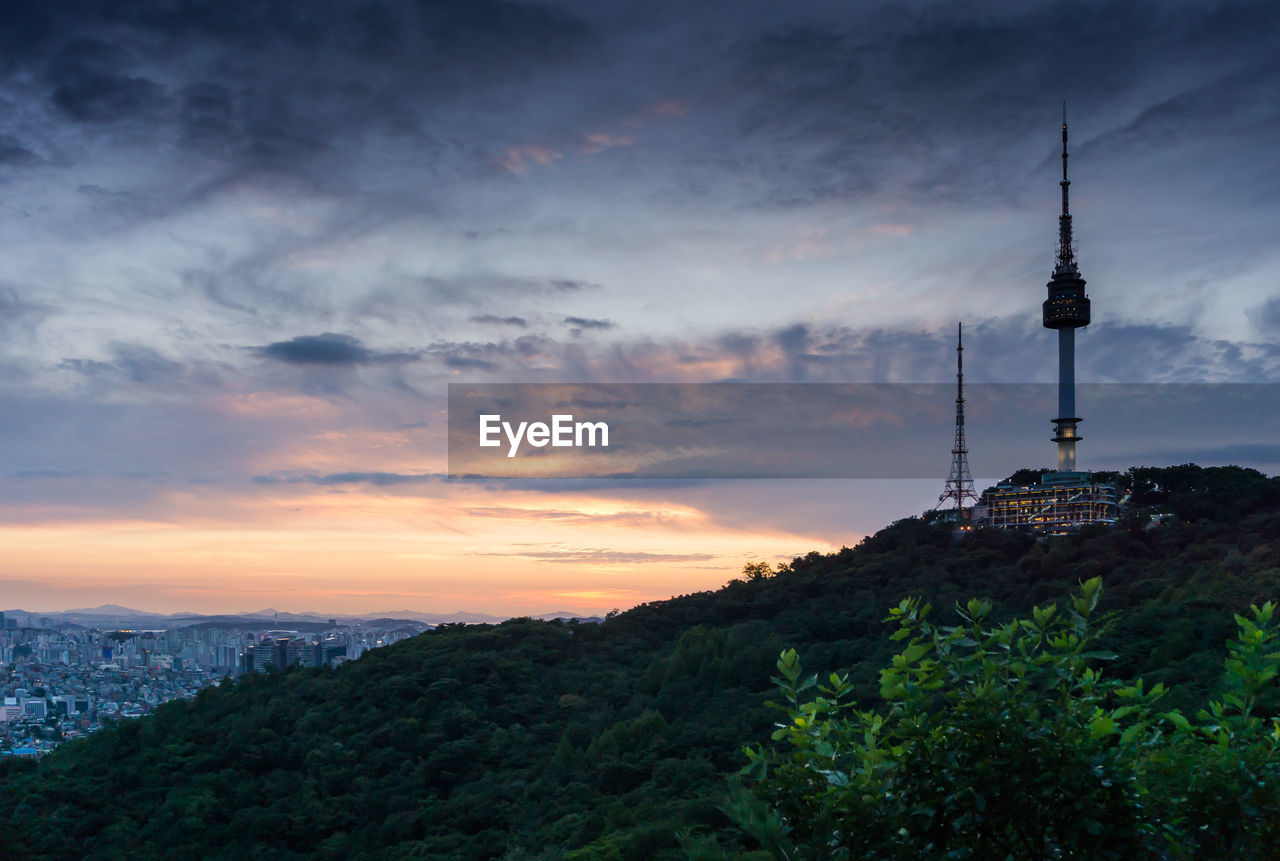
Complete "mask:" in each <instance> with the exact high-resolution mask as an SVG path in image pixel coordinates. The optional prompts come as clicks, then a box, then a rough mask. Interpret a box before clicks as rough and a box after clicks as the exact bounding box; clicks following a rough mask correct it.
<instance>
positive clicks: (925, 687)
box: [684, 578, 1280, 859]
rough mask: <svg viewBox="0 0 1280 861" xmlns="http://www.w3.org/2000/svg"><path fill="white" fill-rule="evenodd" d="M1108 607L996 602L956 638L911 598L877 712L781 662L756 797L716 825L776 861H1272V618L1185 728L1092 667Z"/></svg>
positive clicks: (1248, 623)
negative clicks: (737, 832)
mask: <svg viewBox="0 0 1280 861" xmlns="http://www.w3.org/2000/svg"><path fill="white" fill-rule="evenodd" d="M1101 592H1102V587H1101V581H1100V580H1099V579H1097V578H1095V579H1092V580H1089V581H1088V582H1086V583H1084V584H1083V585H1082V586H1081V588H1080V591H1079V593H1078V594H1077V595H1075V596H1073V597H1072V600H1071V602H1070V606H1068V607H1067V608H1066V610H1065V612H1064V611H1062V610H1060V609H1059V608H1058V607H1057V606H1056V605H1052V604H1051V605H1048V606H1046V607H1042V608H1041V607H1037V608H1035V609H1034V610H1033V611H1032V614H1031V616H1030V618H1025V619H1018V620H1015V621H1011V622H1008V623H1005V624H994V623H992V622H991V621H990V618H989V617H990V614H991V610H992V607H991V604H990V602H988V601H981V600H972V601H969V602H968V604H967V606H966V607H964V608H958V609H959V616H960V620H961V621H960V624H958V625H935V624H933V623H932V622H931V621H929V619H928V613H929V606H928V605H927V604H921V603H920V602H919V601H918V600H916V599H909V600H905V601H903V602H902V603H901V604H899V605H898V606H897V607H895V608H893V609H892V610H891V611H890V614H891V615H890V620H891V621H893V622H895V623H896V624H897V626H898V628H897V630H896V631H895V632H894V633H893V635H892V639H894V640H905V641H906V647H905V648H904V649H903V650H902V651H901V653H899V654H898V655H896V656H894V657H893V659H892V663H891V664H890V666H889V667H887V668H886V669H883V670H882V671H881V673H880V684H881V695H882V697H883V699H884V701H885V704H886V705H885V706H884V707H882V708H880V709H865V710H860V709H857V708H855V707H853V706H852V704H851V703H850V702H847V699H848V698H849V695H850V693H851V690H852V687H851V685H850V683H849V680H848V678H847V677H846V676H840V675H837V674H834V673H833V674H831V676H830V677H829V679H828V680H827V683H826V684H825V685H820V684H819V683H818V679H817V677H816V676H810V677H808V678H805V677H804V676H803V674H802V672H801V667H800V660H799V658H798V656H797V654H796V652H795V650H787V651H785V652H783V653H782V656H781V658H780V659H779V661H778V664H777V666H778V670H779V672H780V674H781V675H780V677H775V679H774V682H775V684H776V685H777V686H778V688H779V690H780V691H781V692H782V694H783V697H784V698H785V704H782V705H776V704H771V705H773V706H774V708H777V709H779V710H780V711H782V712H784V713H785V714H786V720H785V722H782V723H779V724H778V725H777V726H778V729H777V730H776V731H775V732H774V733H773V736H772V738H773V740H774V741H775V742H781V743H782V744H781V745H780V746H776V747H771V748H765V747H763V746H759V747H756V748H753V749H748V750H747V756H748V758H749V759H750V764H749V765H748V766H747V767H746V768H745V769H743V775H744V776H745V777H746V778H747V781H748V785H749V788H740V789H739V792H738V793H737V795H736V797H735V799H734V800H733V801H732V802H731V803H730V804H729V805H728V807H727V809H726V812H728V813H729V815H730V816H731V817H732V818H733V819H734V820H735V821H736V822H737V823H738V824H739V825H740V826H741V827H742V828H743V829H745V830H746V831H747V832H749V833H750V834H751V835H752V836H754V837H755V838H756V839H757V840H758V841H759V842H760V844H761V845H762V846H764V847H765V848H766V849H767V850H769V851H770V852H771V853H772V854H773V855H774V856H775V857H778V858H812V859H846V858H850V859H852V858H903V859H906V858H922V857H931V858H983V859H989V858H992V859H993V858H1062V857H1081V858H1126V859H1127V858H1242V859H1243V858H1270V857H1274V853H1275V851H1276V850H1275V847H1276V845H1277V841H1280V721H1276V720H1275V719H1274V718H1273V719H1271V720H1270V721H1268V720H1265V719H1264V718H1263V717H1262V715H1263V714H1270V715H1274V714H1276V699H1275V697H1276V688H1277V685H1276V675H1277V671H1278V670H1280V642H1278V638H1277V634H1276V631H1275V629H1274V627H1273V615H1274V611H1275V606H1274V604H1272V603H1267V604H1265V605H1263V606H1261V607H1259V606H1256V605H1255V606H1253V607H1252V613H1251V615H1252V618H1246V617H1244V616H1241V615H1236V616H1235V620H1236V623H1237V625H1238V626H1239V632H1238V635H1237V638H1236V639H1235V640H1233V641H1231V642H1230V643H1229V644H1228V656H1227V659H1226V662H1225V663H1226V673H1225V678H1224V681H1223V684H1222V690H1221V695H1220V696H1219V697H1218V698H1216V699H1215V700H1213V701H1212V702H1210V703H1209V705H1208V707H1207V708H1206V709H1202V710H1200V711H1199V712H1198V713H1197V714H1196V715H1195V716H1194V718H1188V717H1187V716H1185V715H1184V714H1182V712H1181V711H1179V710H1177V709H1169V710H1162V705H1161V700H1162V699H1164V698H1165V695H1166V690H1165V688H1164V686H1163V685H1161V684H1157V685H1155V686H1153V687H1151V688H1150V689H1147V688H1146V687H1145V686H1144V684H1143V682H1142V680H1141V679H1137V680H1134V681H1132V682H1127V683H1126V682H1123V681H1120V680H1117V679H1112V678H1108V677H1107V676H1106V675H1104V674H1103V673H1102V672H1101V671H1100V670H1098V669H1096V668H1094V666H1092V665H1093V664H1095V663H1097V662H1100V661H1107V660H1110V659H1114V657H1115V655H1114V654H1113V653H1111V652H1107V651H1104V650H1101V649H1099V648H1098V644H1097V639H1098V636H1099V631H1100V630H1101V629H1105V628H1106V627H1107V622H1106V620H1103V622H1102V624H1095V622H1094V620H1093V617H1094V615H1095V612H1094V611H1095V609H1096V607H1097V603H1098V599H1099V597H1100V595H1101ZM810 691H813V692H814V693H808V692H810ZM684 842H685V846H686V848H687V849H688V850H690V854H691V855H692V856H694V857H715V856H716V855H717V854H718V853H717V851H716V849H715V847H714V845H713V844H712V843H711V842H710V841H705V840H704V841H699V840H697V839H693V838H688V837H686V838H685V840H684ZM721 857H723V856H721Z"/></svg>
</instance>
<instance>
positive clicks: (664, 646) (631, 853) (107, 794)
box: [0, 467, 1280, 859]
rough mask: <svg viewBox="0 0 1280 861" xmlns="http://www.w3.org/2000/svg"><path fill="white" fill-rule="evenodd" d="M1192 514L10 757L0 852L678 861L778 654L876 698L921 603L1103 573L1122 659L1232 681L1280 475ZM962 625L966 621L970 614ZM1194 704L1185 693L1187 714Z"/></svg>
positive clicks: (817, 575) (1038, 594)
mask: <svg viewBox="0 0 1280 861" xmlns="http://www.w3.org/2000/svg"><path fill="white" fill-rule="evenodd" d="M1129 478H1130V480H1131V481H1132V482H1133V484H1134V487H1135V492H1136V499H1137V501H1139V502H1146V503H1149V504H1156V505H1159V506H1160V507H1161V508H1162V510H1167V511H1173V512H1175V513H1177V514H1179V515H1180V517H1179V519H1178V522H1175V523H1173V524H1172V525H1164V526H1160V527H1158V528H1155V529H1144V528H1142V525H1141V523H1139V522H1136V521H1135V522H1134V523H1131V524H1128V525H1127V526H1126V527H1117V528H1114V529H1102V528H1098V529H1090V530H1086V531H1085V532H1083V533H1081V534H1079V535H1075V536H1071V537H1068V538H1063V539H1054V540H1051V541H1046V542H1037V541H1035V540H1034V539H1032V538H1030V537H1028V536H1021V535H1014V534H1007V533H998V532H980V533H977V534H975V535H974V536H972V537H970V538H967V539H965V540H964V541H961V542H955V541H953V539H952V537H951V535H950V533H949V531H948V530H947V529H946V527H944V526H941V525H931V524H928V523H924V522H921V521H919V520H907V521H901V522H899V523H896V524H894V525H892V526H890V527H888V528H886V529H884V530H882V531H881V532H880V533H878V534H876V535H875V536H872V537H870V538H869V539H867V540H866V541H864V542H863V543H862V544H861V545H859V546H858V547H857V548H854V549H845V550H843V551H841V552H839V553H836V554H832V555H828V556H823V555H819V554H816V553H815V554H810V555H809V556H808V557H805V558H803V559H797V560H796V561H795V562H794V563H793V564H792V566H791V570H789V571H786V572H784V573H781V574H779V575H777V576H775V577H772V578H768V579H761V580H755V581H752V582H734V583H731V584H730V585H729V586H727V587H725V588H724V589H721V590H719V591H716V592H708V593H701V594H697V595H691V596H685V597H682V598H677V599H673V600H671V601H665V602H659V603H655V604H650V605H645V606H642V607H638V608H636V609H634V610H631V611H629V612H627V613H624V614H622V615H620V616H618V617H616V618H613V619H610V620H608V621H607V622H605V623H604V624H603V625H595V624H578V623H565V622H560V621H553V622H537V621H532V620H513V621H510V622H507V623H504V624H502V625H498V626H477V627H460V626H445V627H443V628H441V629H439V630H437V631H434V632H430V633H426V634H423V635H421V636H418V637H415V638H413V639H411V640H408V641H405V642H402V643H399V644H397V645H394V646H391V647H388V648H385V649H379V650H376V651H374V652H371V653H369V654H367V655H366V656H365V657H363V658H361V659H360V660H359V661H355V662H352V663H349V664H347V665H344V666H343V667H342V668H340V669H338V670H336V671H331V670H323V671H322V670H291V671H290V672H288V673H285V674H283V675H271V676H251V677H248V678H245V679H242V680H240V681H238V682H237V683H235V684H234V685H224V686H222V687H220V688H215V689H209V690H206V691H203V692H201V694H200V695H199V696H198V697H197V698H196V699H195V700H194V701H191V702H175V703H170V704H167V705H165V706H163V707H161V708H160V709H158V710H157V711H156V713H155V714H154V715H153V716H151V717H150V718H146V719H142V720H138V721H131V722H126V723H122V724H120V725H118V726H117V727H115V728H113V729H110V730H104V731H103V732H101V733H98V734H96V735H94V736H92V737H90V738H88V739H85V740H83V741H79V742H75V743H71V744H68V745H65V746H64V747H63V748H61V749H60V750H59V751H57V752H56V753H54V754H52V755H50V756H48V757H46V758H45V759H44V760H42V761H40V762H39V763H38V764H37V763H29V762H9V763H5V764H4V765H3V766H0V769H2V770H0V857H4V858H9V859H23V858H33V859H34V858H82V857H89V858H114V857H122V856H124V857H133V858H139V857H174V858H177V857H185V858H191V857H201V858H242V857H271V858H278V859H288V858H313V857H314V858H335V859H337V858H343V859H375V858H376V859H385V858H460V859H461V858H467V859H470V858H476V859H480V858H502V857H505V858H510V859H520V858H561V857H563V858H566V859H574V858H599V859H609V858H635V859H642V858H655V857H662V856H664V855H665V854H668V853H672V854H674V852H675V840H674V837H673V834H674V832H675V831H677V830H678V829H680V828H683V827H688V826H701V827H712V828H714V827H719V826H721V825H723V824H724V819H723V816H722V815H721V814H720V813H719V812H718V811H717V809H716V806H717V805H718V804H719V803H720V802H721V801H722V799H723V795H724V777H723V775H724V774H726V773H728V772H730V771H733V770H736V769H737V768H738V767H739V766H740V765H742V764H743V759H742V756H741V753H740V750H741V746H742V745H743V744H744V743H746V742H748V741H754V740H757V739H761V738H764V737H765V736H767V734H768V728H769V726H770V723H771V720H772V713H771V712H769V711H768V710H766V709H764V708H763V707H762V704H763V701H764V700H765V699H766V698H767V697H768V696H769V694H770V693H771V685H770V682H769V677H770V674H771V671H772V669H773V663H774V661H775V660H776V658H777V655H778V652H779V651H780V650H781V649H782V648H783V647H784V646H796V647H798V648H799V649H800V650H801V652H802V654H803V655H804V660H805V664H806V666H808V667H811V668H813V669H822V668H832V669H834V668H842V669H847V670H849V671H850V673H851V676H852V678H853V679H854V680H855V681H856V682H857V683H858V684H859V686H860V687H859V692H860V695H861V696H862V697H863V698H864V699H865V700H868V701H869V700H871V699H872V698H874V696H875V690H876V686H875V684H874V683H875V680H876V678H877V672H878V670H879V668H880V667H881V666H883V664H884V662H885V661H886V659H887V656H888V655H889V654H890V653H891V652H892V646H893V644H891V643H889V642H888V641H887V640H886V638H885V634H886V633H887V630H888V628H887V626H885V625H884V624H883V622H882V621H881V620H882V619H883V617H884V615H885V611H886V609H887V608H888V607H889V606H891V605H894V604H896V603H897V602H898V601H899V600H900V599H901V598H902V597H904V596H906V595H910V594H917V595H922V596H924V597H925V598H926V600H929V601H930V602H932V603H933V605H934V606H935V607H937V608H940V609H941V608H945V607H949V606H951V605H952V603H953V602H954V601H956V600H958V599H961V598H967V597H970V596H973V595H979V594H981V595H988V596H990V597H992V598H994V599H996V601H997V602H998V603H999V605H1000V606H1001V608H1002V610H1003V611H1004V612H1006V613H1009V614H1012V613H1015V612H1023V611H1026V610H1027V609H1028V608H1029V607H1030V606H1032V605H1033V604H1036V603H1044V602H1047V601H1055V600H1061V598H1062V596H1064V595H1065V594H1066V593H1067V591H1068V590H1069V589H1070V588H1071V587H1072V586H1074V585H1075V584H1076V583H1077V582H1078V581H1079V580H1081V579H1084V578H1088V577H1092V576H1095V575H1101V576H1102V577H1103V578H1104V580H1105V583H1106V590H1107V592H1106V597H1105V599H1104V606H1105V607H1106V608H1107V609H1113V610H1122V611H1123V615H1122V616H1121V618H1120V620H1119V622H1118V625H1117V627H1116V629H1115V631H1114V633H1113V634H1112V636H1111V640H1112V641H1113V644H1112V645H1113V647H1114V648H1115V650H1116V651H1117V652H1119V654H1120V658H1119V659H1118V660H1117V661H1116V662H1115V664H1114V665H1113V667H1111V668H1110V669H1109V670H1108V671H1109V672H1113V673H1116V674H1119V675H1122V676H1125V675H1133V674H1143V675H1145V676H1146V677H1147V678H1148V679H1149V680H1151V681H1153V682H1154V681H1165V682H1178V683H1181V684H1183V685H1185V686H1186V688H1185V689H1186V691H1188V692H1194V691H1196V690H1202V689H1206V688H1209V687H1211V686H1212V685H1213V684H1214V683H1215V681H1216V679H1217V674H1218V672H1219V671H1220V667H1221V660H1222V654H1223V643H1224V642H1225V640H1226V638H1227V636H1229V635H1230V634H1231V633H1232V631H1233V627H1234V626H1233V622H1232V617H1231V613H1232V611H1239V610H1242V609H1244V608H1245V607H1247V605H1248V604H1249V603H1250V602H1256V601H1259V600H1261V599H1264V598H1276V597H1280V479H1268V478H1266V477H1264V476H1262V475H1261V474H1258V473H1254V472H1251V471H1248V470H1238V469H1231V468H1228V469H1220V470H1201V469H1199V468H1196V467H1178V468H1174V469H1170V470H1136V471H1134V472H1133V473H1132V474H1131V476H1130V477H1129ZM945 615H946V614H945V612H944V613H942V616H943V617H944V618H945ZM1170 705H1179V703H1176V702H1173V703H1170Z"/></svg>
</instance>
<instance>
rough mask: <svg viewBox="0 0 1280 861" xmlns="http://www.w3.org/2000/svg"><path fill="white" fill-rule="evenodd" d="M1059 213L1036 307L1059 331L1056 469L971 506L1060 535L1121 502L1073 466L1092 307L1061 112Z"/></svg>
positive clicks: (1016, 525) (1110, 516)
mask: <svg viewBox="0 0 1280 861" xmlns="http://www.w3.org/2000/svg"><path fill="white" fill-rule="evenodd" d="M1059 185H1060V186H1061V187H1062V214H1061V215H1059V216H1058V255H1057V260H1056V263H1055V265H1054V269H1053V277H1052V278H1051V279H1050V280H1049V283H1048V285H1047V286H1048V290H1049V296H1048V298H1047V299H1045V301H1044V304H1043V305H1042V306H1041V311H1042V314H1043V317H1042V319H1043V323H1044V327H1045V328H1046V329H1056V330H1057V332H1058V417H1057V418H1055V419H1052V422H1053V426H1054V435H1053V438H1052V439H1053V442H1055V443H1057V446H1058V468H1057V469H1056V470H1055V471H1053V472H1048V473H1045V474H1044V475H1043V476H1042V477H1041V479H1040V482H1039V483H1037V484H1030V485H1013V484H1010V483H1002V484H999V485H997V486H996V487H994V488H991V489H989V490H987V491H986V492H985V493H984V494H983V496H982V499H981V500H980V502H979V504H978V505H976V506H974V510H973V519H974V520H975V521H978V522H984V523H985V524H986V525H988V526H992V527H996V528H999V529H1030V530H1033V531H1036V532H1045V533H1049V534H1060V533H1063V532H1067V531H1069V530H1072V529H1078V528H1080V526H1082V525H1084V524H1086V523H1115V521H1116V518H1117V516H1118V515H1119V510H1120V505H1119V501H1118V495H1117V492H1116V488H1115V487H1113V486H1112V485H1110V484H1106V483H1095V482H1094V481H1093V476H1092V475H1091V474H1090V473H1088V472H1081V471H1079V470H1077V469H1076V443H1078V442H1079V441H1080V440H1081V439H1083V437H1081V436H1080V435H1079V434H1078V433H1077V426H1078V425H1079V424H1080V422H1081V421H1083V419H1081V418H1080V417H1079V416H1077V415H1076V412H1077V410H1076V329H1082V328H1084V327H1085V326H1088V325H1089V322H1090V319H1091V308H1090V303H1089V296H1088V295H1087V294H1086V293H1085V291H1084V285H1085V281H1084V278H1082V277H1081V276H1080V269H1079V267H1078V265H1077V264H1076V250H1075V244H1074V242H1073V240H1072V236H1071V208H1070V201H1069V195H1068V189H1069V188H1070V186H1071V181H1070V180H1069V179H1067V112H1066V107H1065V106H1064V107H1063V110H1062V180H1061V182H1059Z"/></svg>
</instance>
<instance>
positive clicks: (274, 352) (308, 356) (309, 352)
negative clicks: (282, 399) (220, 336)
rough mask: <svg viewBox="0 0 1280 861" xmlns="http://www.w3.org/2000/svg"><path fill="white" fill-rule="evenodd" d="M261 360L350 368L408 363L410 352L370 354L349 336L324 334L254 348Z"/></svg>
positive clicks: (331, 333)
mask: <svg viewBox="0 0 1280 861" xmlns="http://www.w3.org/2000/svg"><path fill="white" fill-rule="evenodd" d="M253 352H256V353H257V354H259V356H261V357H262V358H270V359H275V361H278V362H287V363H289V365H321V366H334V367H342V366H353V365H370V363H372V362H398V361H410V359H412V358H413V356H412V354H411V353H378V352H375V351H371V349H369V348H367V347H365V345H364V344H362V343H361V342H360V339H358V338H355V336H352V335H344V334H339V333H333V331H326V333H321V334H319V335H296V336H294V338H291V339H289V340H278V342H275V343H274V344H268V345H266V347H255V348H253Z"/></svg>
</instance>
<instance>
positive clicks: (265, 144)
mask: <svg viewBox="0 0 1280 861" xmlns="http://www.w3.org/2000/svg"><path fill="white" fill-rule="evenodd" d="M3 32H4V35H0V55H2V56H3V58H4V59H3V60H0V69H4V70H7V71H8V73H9V75H10V76H11V80H13V81H18V80H29V79H31V78H34V79H35V80H37V81H38V82H39V83H40V84H41V85H43V88H44V90H45V92H46V94H47V104H48V105H50V106H51V107H52V108H53V109H54V110H56V111H57V112H58V113H59V114H60V115H62V116H63V117H65V118H66V119H68V120H71V121H72V122H74V123H78V124H87V125H90V126H92V125H97V126H106V125H114V124H122V123H127V124H130V125H132V126H135V127H140V128H141V127H145V128H146V129H147V130H148V132H149V133H150V134H152V135H155V136H157V138H156V139H157V140H159V139H161V138H171V139H175V140H177V141H178V142H179V143H180V144H182V145H183V146H185V147H187V148H188V149H190V150H192V151H194V152H197V153H199V154H201V155H203V156H206V157H210V158H213V159H215V160H217V161H219V162H222V163H224V164H226V165H228V166H230V167H232V168H233V169H234V170H236V171H241V172H243V171H252V172H261V171H268V172H277V173H285V174H305V173H307V171H308V170H309V167H308V165H309V162H310V161H311V160H313V159H314V158H315V157H317V156H320V155H322V154H324V153H325V152H326V151H327V150H328V149H329V148H330V147H331V146H332V145H333V142H334V140H335V139H337V138H339V137H350V136H351V135H352V134H353V133H354V134H355V135H357V136H359V135H363V134H365V133H367V132H369V131H374V130H378V131H382V132H385V133H390V134H398V135H406V134H408V135H417V136H420V137H422V138H423V140H429V135H425V134H423V133H422V131H421V129H420V126H421V123H422V119H423V115H424V113H429V111H430V107H431V106H433V105H439V104H442V103H448V102H450V101H452V100H454V99H456V98H457V97H458V96H459V94H461V93H462V92H464V90H465V91H466V92H467V93H469V94H473V95H474V94H475V93H476V92H477V91H478V90H480V89H483V88H486V87H489V86H492V85H502V84H505V83H507V82H511V81H520V80H524V79H526V78H528V77H529V76H530V75H533V74H536V73H538V72H539V71H540V70H542V69H545V68H548V67H552V66H554V65H556V64H558V63H561V62H563V61H565V60H566V59H568V58H571V57H575V56H578V55H580V54H581V53H582V52H583V51H584V50H586V49H587V48H588V47H589V46H590V45H591V40H590V38H589V37H590V33H589V29H588V27H587V26H586V25H585V24H584V23H583V22H581V21H580V20H578V19H577V18H575V17H573V16H572V15H570V14H568V13H566V12H562V11H559V10H556V9H554V8H551V7H548V6H544V5H540V4H536V3H519V2H506V0H445V2H432V3H418V2H409V0H404V2H388V3H354V2H351V3H343V2H339V3H325V4H319V3H316V4H311V3H306V4H300V3H293V2H288V0H267V2H256V0H227V2H222V3H206V2H200V0H179V2H176V3H169V4H163V5H149V4H142V5H137V4H118V3H101V2H94V0H69V2H66V3H43V2H30V0H17V2H15V3H11V4H8V6H7V7H6V11H5V27H4V31H3ZM13 155H20V153H17V152H15V153H13Z"/></svg>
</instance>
